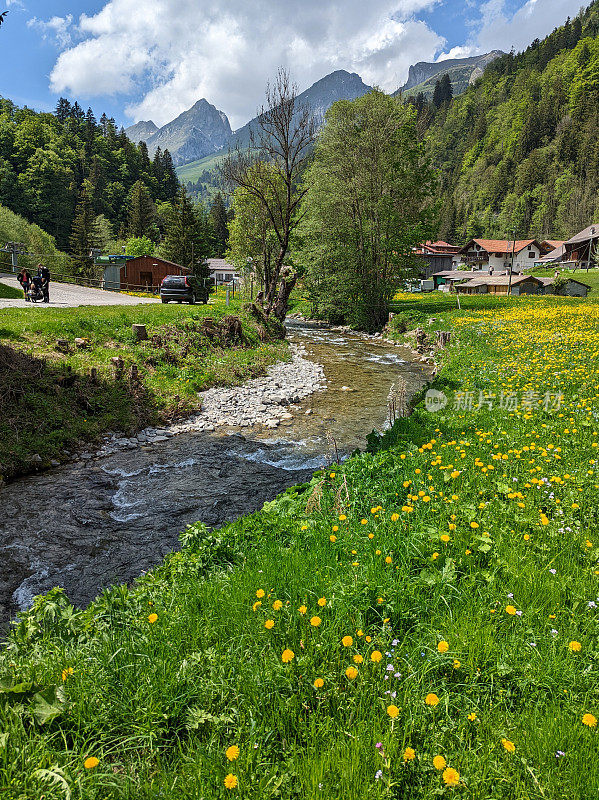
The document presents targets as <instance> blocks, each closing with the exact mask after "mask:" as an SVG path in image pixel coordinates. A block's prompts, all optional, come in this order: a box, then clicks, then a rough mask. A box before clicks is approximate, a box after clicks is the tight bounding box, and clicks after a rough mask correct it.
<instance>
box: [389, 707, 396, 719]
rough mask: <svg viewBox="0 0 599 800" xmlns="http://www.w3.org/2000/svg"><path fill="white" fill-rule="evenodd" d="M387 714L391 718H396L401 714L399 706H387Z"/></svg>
mask: <svg viewBox="0 0 599 800" xmlns="http://www.w3.org/2000/svg"><path fill="white" fill-rule="evenodd" d="M387 714H389V716H390V717H391V719H396V717H398V716H399V708H398V707H397V706H387Z"/></svg>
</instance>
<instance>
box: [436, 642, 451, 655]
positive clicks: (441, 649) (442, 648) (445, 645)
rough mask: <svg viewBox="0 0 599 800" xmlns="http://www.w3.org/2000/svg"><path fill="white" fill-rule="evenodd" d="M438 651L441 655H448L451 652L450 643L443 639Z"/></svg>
mask: <svg viewBox="0 0 599 800" xmlns="http://www.w3.org/2000/svg"><path fill="white" fill-rule="evenodd" d="M437 650H438V651H439V652H440V653H446V652H447V651H448V650H449V642H446V641H445V639H442V640H441V641H440V642H439V644H438V645H437Z"/></svg>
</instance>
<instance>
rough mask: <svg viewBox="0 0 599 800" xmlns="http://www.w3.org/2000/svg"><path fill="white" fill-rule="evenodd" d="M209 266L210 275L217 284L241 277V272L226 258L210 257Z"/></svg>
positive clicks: (220, 284)
mask: <svg viewBox="0 0 599 800" xmlns="http://www.w3.org/2000/svg"><path fill="white" fill-rule="evenodd" d="M208 266H209V267H210V277H211V278H212V280H213V281H214V283H215V285H216V286H222V285H223V284H225V283H230V282H231V281H232V280H237V279H238V278H239V273H238V272H237V270H236V269H235V267H234V265H233V264H230V263H229V262H228V261H225V259H224V258H209V259H208Z"/></svg>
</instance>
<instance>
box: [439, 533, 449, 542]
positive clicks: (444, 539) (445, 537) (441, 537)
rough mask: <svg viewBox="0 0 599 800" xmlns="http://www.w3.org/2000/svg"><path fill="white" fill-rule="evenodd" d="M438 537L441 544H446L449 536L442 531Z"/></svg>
mask: <svg viewBox="0 0 599 800" xmlns="http://www.w3.org/2000/svg"><path fill="white" fill-rule="evenodd" d="M439 539H440V540H441V541H442V542H443V544H447V542H449V541H450V537H449V536H448V534H446V533H442V534H441V536H440V537H439Z"/></svg>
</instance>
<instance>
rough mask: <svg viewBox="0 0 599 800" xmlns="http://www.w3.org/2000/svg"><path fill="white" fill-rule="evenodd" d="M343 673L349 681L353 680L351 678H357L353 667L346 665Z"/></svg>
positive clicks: (356, 672)
mask: <svg viewBox="0 0 599 800" xmlns="http://www.w3.org/2000/svg"><path fill="white" fill-rule="evenodd" d="M345 674H346V675H347V677H348V678H349V679H350V681H353V679H354V678H357V676H358V670H357V669H356V668H355V667H348V668H347V669H346V670H345Z"/></svg>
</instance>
